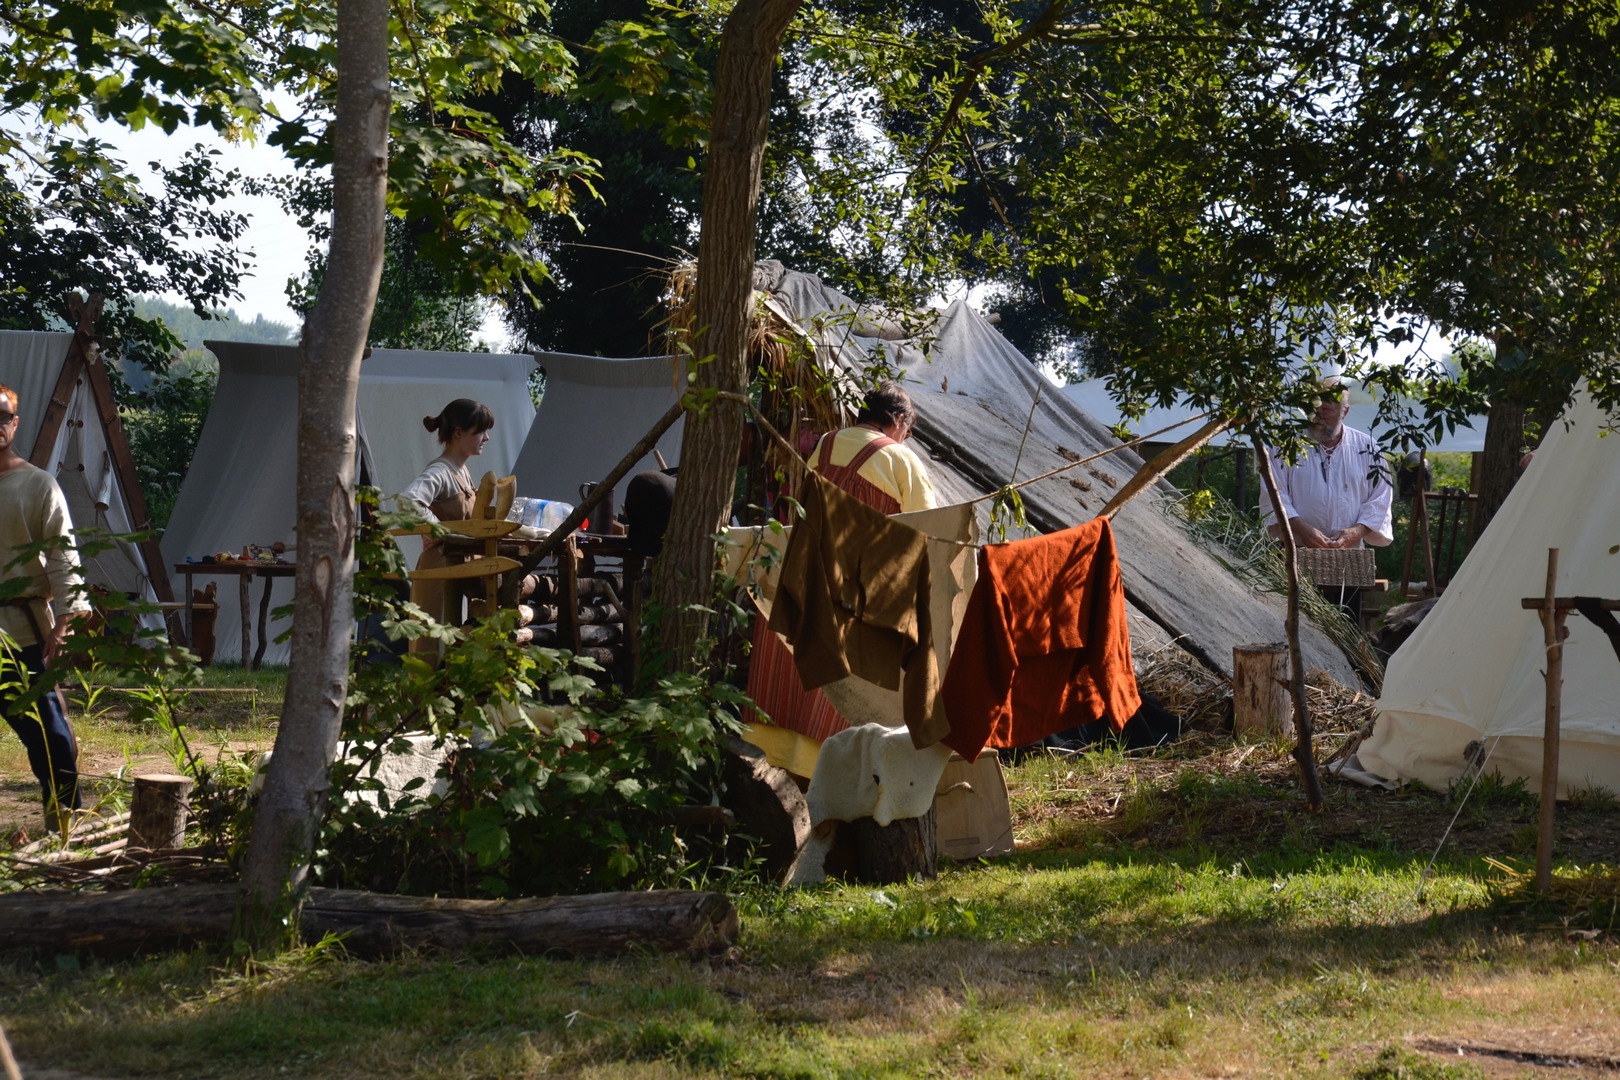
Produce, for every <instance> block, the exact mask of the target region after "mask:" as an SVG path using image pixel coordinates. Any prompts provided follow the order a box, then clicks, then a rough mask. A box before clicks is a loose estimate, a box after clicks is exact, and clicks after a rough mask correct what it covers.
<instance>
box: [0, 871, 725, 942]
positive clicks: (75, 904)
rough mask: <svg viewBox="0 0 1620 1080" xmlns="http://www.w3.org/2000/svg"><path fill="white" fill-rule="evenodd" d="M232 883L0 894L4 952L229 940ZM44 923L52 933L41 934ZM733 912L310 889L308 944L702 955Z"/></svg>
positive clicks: (718, 905)
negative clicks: (334, 938) (333, 941)
mask: <svg viewBox="0 0 1620 1080" xmlns="http://www.w3.org/2000/svg"><path fill="white" fill-rule="evenodd" d="M238 891H239V890H238V887H237V886H236V885H181V886H174V887H170V888H153V889H131V890H129V891H126V892H112V893H97V894H80V893H60V892H52V893H46V892H25V893H15V894H13V895H10V896H0V950H22V949H37V948H40V947H42V946H44V945H45V943H46V942H49V946H48V947H49V948H50V949H51V950H53V951H57V952H67V951H73V952H83V953H90V954H94V955H98V956H128V955H131V954H134V953H140V952H148V951H153V950H159V949H167V948H174V947H182V948H185V947H190V946H195V945H198V944H214V943H218V942H221V941H224V940H226V939H227V938H228V937H229V935H230V932H231V919H232V916H233V915H234V914H235V908H236V898H237V895H238ZM41 927H49V928H50V929H49V932H48V933H43V934H42V933H41V930H40V928H41ZM738 927H739V923H738V918H737V909H736V907H735V906H734V905H733V904H732V903H731V901H730V900H728V899H726V897H725V896H724V895H722V894H721V893H716V892H690V891H686V890H681V889H664V890H657V891H653V892H634V893H595V894H592V895H588V896H557V897H548V898H545V899H532V900H450V899H442V898H438V897H422V896H390V895H385V894H383V893H368V892H359V891H356V890H351V889H311V890H310V894H309V899H308V901H307V902H306V903H305V904H304V907H303V911H302V913H301V917H300V921H299V928H300V930H301V931H302V933H303V937H304V940H305V941H317V940H319V939H320V938H321V937H323V936H324V935H326V934H339V935H343V945H344V948H346V949H348V950H349V951H350V952H351V953H353V954H355V955H357V956H387V955H392V954H394V953H396V952H399V951H401V950H404V949H420V948H429V949H435V948H436V949H464V948H466V947H468V946H474V945H476V946H481V947H486V948H497V949H511V950H512V951H514V952H520V953H529V954H533V953H560V954H565V955H569V956H584V955H604V954H618V953H627V952H633V951H637V950H646V951H650V952H684V953H687V954H690V955H705V954H710V953H715V952H721V951H724V950H725V949H727V948H729V947H730V946H732V945H734V944H736V941H737V933H738Z"/></svg>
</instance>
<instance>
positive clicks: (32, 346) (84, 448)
mask: <svg viewBox="0 0 1620 1080" xmlns="http://www.w3.org/2000/svg"><path fill="white" fill-rule="evenodd" d="M72 344H73V335H72V334H69V333H36V332H31V331H17V330H3V331H0V383H4V384H5V385H6V386H9V387H11V388H12V389H13V390H14V391H16V393H17V411H18V415H19V416H20V417H21V421H20V422H19V424H18V427H17V439H16V442H15V444H14V446H13V449H15V451H16V452H17V453H18V454H19V455H21V456H22V457H24V458H28V457H31V456H32V455H33V450H34V444H35V443H36V442H37V441H38V439H39V432H40V426H41V424H42V423H43V421H44V419H45V411H46V409H47V408H49V406H50V403H51V395H52V393H54V392H55V390H56V383H57V379H58V378H59V377H60V376H61V373H62V364H63V362H64V361H65V360H66V358H67V354H68V348H69V346H71V345H72ZM48 460H49V462H50V464H49V465H48V466H47V468H48V469H49V471H50V472H51V473H52V474H54V475H55V476H56V480H57V483H58V484H59V485H60V486H61V488H62V494H63V495H64V496H65V497H66V499H67V504H68V512H69V514H70V515H71V516H72V519H73V527H74V529H76V530H77V529H84V530H100V531H102V532H106V533H120V534H122V533H129V532H131V531H133V529H134V522H133V515H131V513H130V510H129V503H128V500H127V497H126V493H125V492H124V491H123V489H122V487H121V486H120V484H119V483H118V477H117V475H116V473H115V472H114V470H113V464H112V456H111V453H110V448H109V447H108V445H107V432H106V429H104V428H103V427H102V426H101V420H100V417H99V415H98V414H97V411H96V407H95V401H94V397H93V395H92V394H91V392H90V388H89V385H88V383H87V382H86V380H85V379H84V378H80V379H79V381H78V383H77V384H76V385H75V386H74V387H73V389H72V391H71V395H70V397H69V399H68V402H67V414H66V417H65V419H64V421H63V423H62V426H61V428H60V429H59V430H58V431H57V434H56V440H55V441H54V442H53V443H52V445H51V452H50V457H49V459H48ZM83 561H84V576H85V580H86V581H87V582H88V583H89V584H91V585H97V586H101V587H103V588H106V589H109V590H111V591H113V592H120V593H137V594H139V595H141V596H143V597H144V598H145V599H146V600H148V601H153V600H156V599H157V597H156V595H155V594H154V593H153V591H152V587H151V584H150V581H149V574H148V571H147V567H146V561H145V559H144V557H143V556H142V554H141V551H140V549H139V548H137V547H136V546H135V545H133V544H124V543H120V544H118V545H116V546H114V547H111V548H108V549H106V550H103V551H100V552H84V553H83ZM148 621H149V623H150V624H151V625H152V626H153V627H154V628H155V627H156V626H157V625H159V623H160V621H161V620H159V619H158V618H157V617H156V616H153V617H152V618H151V619H150V620H148Z"/></svg>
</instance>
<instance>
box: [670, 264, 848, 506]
mask: <svg viewBox="0 0 1620 1080" xmlns="http://www.w3.org/2000/svg"><path fill="white" fill-rule="evenodd" d="M664 305H665V307H666V309H667V310H668V312H669V314H668V316H667V317H666V318H665V319H664V321H663V323H662V324H661V325H662V328H663V330H664V334H665V338H666V340H667V342H668V346H667V347H668V349H669V351H670V353H671V354H690V353H691V352H692V351H693V346H692V333H693V330H694V328H695V321H696V318H697V264H696V263H695V262H690V261H688V262H682V263H678V264H676V265H675V266H674V267H672V268H671V269H670V271H669V272H668V275H667V285H666V288H665V291H664ZM823 348H824V346H821V345H820V344H818V342H817V341H816V340H815V339H814V338H813V337H812V336H811V335H810V334H808V333H807V332H806V331H805V330H804V329H802V328H800V327H799V326H797V325H795V324H794V323H793V322H792V321H790V320H789V319H787V318H786V317H785V315H784V314H782V313H781V312H780V311H779V310H778V309H775V308H774V307H773V306H770V305H767V304H766V303H765V298H764V297H763V296H761V295H758V294H756V303H755V305H754V316H753V318H752V319H751V320H749V324H748V339H747V349H748V368H749V382H750V386H751V388H752V391H751V392H752V394H753V396H754V397H755V400H756V404H757V405H758V407H759V411H760V412H761V413H763V414H764V415H765V418H766V419H767V420H769V421H770V423H771V425H772V426H773V427H775V428H776V430H777V431H779V432H781V433H782V435H783V436H785V437H786V438H787V440H788V441H789V442H790V443H792V444H793V445H794V446H795V447H797V448H799V450H800V452H801V453H808V452H809V449H810V446H811V445H813V441H812V439H811V438H810V437H809V436H817V435H820V434H821V433H822V432H826V431H834V430H836V429H838V428H841V427H843V426H844V425H845V424H847V423H849V422H850V420H851V419H852V414H849V413H847V412H846V410H845V409H844V408H843V407H841V406H840V404H839V402H838V400H837V397H836V395H835V394H834V393H833V380H832V376H831V375H830V374H829V373H830V372H832V371H835V370H837V367H836V361H834V360H832V358H831V357H818V355H817V353H818V352H819V351H821V350H822V349H823ZM801 435H804V436H805V437H803V438H801ZM751 464H753V465H759V466H762V467H763V470H764V473H765V475H767V476H769V477H772V478H774V479H776V480H777V481H778V482H780V483H781V484H783V485H784V486H785V487H786V488H787V489H788V490H796V489H797V487H798V485H799V482H800V481H801V480H802V476H801V475H800V472H801V469H802V466H801V465H800V462H799V460H798V458H797V457H795V456H794V455H793V454H790V453H789V452H788V451H787V450H786V449H785V448H784V447H782V446H781V445H780V444H777V443H776V442H775V441H774V440H766V441H765V442H764V445H763V446H762V448H761V451H760V453H759V455H758V456H757V457H756V460H755V462H751Z"/></svg>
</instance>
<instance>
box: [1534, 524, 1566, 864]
mask: <svg viewBox="0 0 1620 1080" xmlns="http://www.w3.org/2000/svg"><path fill="white" fill-rule="evenodd" d="M1540 614H1541V631H1542V639H1543V641H1544V642H1545V643H1546V647H1547V671H1546V678H1547V717H1546V724H1545V727H1544V728H1543V730H1542V733H1541V820H1540V822H1539V828H1538V831H1537V835H1536V891H1537V892H1538V893H1541V894H1542V895H1546V894H1547V892H1549V891H1550V890H1551V889H1552V849H1553V825H1554V823H1555V821H1556V817H1557V813H1558V725H1559V714H1560V713H1561V712H1562V711H1563V685H1564V643H1563V630H1564V619H1565V617H1566V616H1567V614H1568V613H1567V611H1566V610H1562V609H1560V607H1559V605H1558V549H1557V548H1548V549H1547V591H1546V593H1545V596H1544V598H1543V600H1542V604H1541V613H1540Z"/></svg>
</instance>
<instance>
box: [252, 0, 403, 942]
mask: <svg viewBox="0 0 1620 1080" xmlns="http://www.w3.org/2000/svg"><path fill="white" fill-rule="evenodd" d="M388 12H389V8H388V4H387V3H386V2H385V0H344V3H342V4H340V5H338V9H337V38H338V95H337V109H336V115H335V118H334V120H333V125H332V139H333V161H332V200H333V201H332V247H331V253H330V256H329V258H328V260H327V270H326V275H325V277H323V278H322V279H321V290H320V295H319V297H318V299H317V302H316V304H315V309H314V310H313V311H312V312H311V313H310V315H309V318H308V319H307V321H306V322H305V326H304V339H303V343H302V355H301V357H300V360H299V368H298V489H297V491H298V494H297V507H298V517H297V523H298V573H297V575H296V577H295V579H294V598H293V603H294V606H293V633H292V660H291V668H290V670H289V672H288V675H287V699H286V703H285V705H284V708H283V712H282V717H281V727H280V730H279V731H277V733H276V746H275V754H274V755H273V756H272V757H271V759H270V767H269V771H268V773H267V775H266V778H265V786H264V792H263V794H262V795H261V796H260V798H259V806H258V812H257V814H256V815H255V817H254V822H253V833H252V836H251V838H250V840H249V844H248V852H247V859H246V861H245V863H244V865H243V873H242V894H241V903H240V906H239V909H238V913H237V924H236V925H237V932H238V934H239V935H240V937H241V938H242V939H243V940H245V941H247V942H248V943H249V944H250V945H252V946H254V947H256V948H262V947H273V946H274V945H276V944H277V943H279V942H281V941H284V940H285V936H286V934H287V933H288V928H296V927H297V926H298V921H297V919H293V918H288V916H289V914H290V913H291V911H292V909H293V908H294V907H295V906H296V905H297V903H298V900H299V897H300V896H301V894H302V892H303V890H304V888H305V886H306V884H307V877H308V873H309V861H310V855H311V852H312V851H313V848H314V843H315V839H316V832H317V830H318V829H319V827H320V822H321V817H322V815H323V813H324V811H325V808H326V798H327V783H328V780H327V774H328V770H329V769H330V767H331V764H332V758H333V755H334V754H335V753H336V749H337V740H338V730H339V727H340V725H341V723H342V720H343V699H344V697H345V695H346V693H347V691H348V681H349V640H350V637H351V635H352V631H353V627H354V530H355V507H354V483H355V466H354V458H355V444H356V433H355V392H356V387H357V386H358V383H359V379H360V359H361V357H362V355H363V354H364V351H365V345H366V334H367V332H368V330H369V329H370V326H371V314H372V311H373V309H374V308H375V307H376V302H377V284H378V281H379V279H380V278H381V276H382V262H383V215H384V209H385V202H386V198H387V184H388V112H389V89H388V44H389V38H388Z"/></svg>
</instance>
